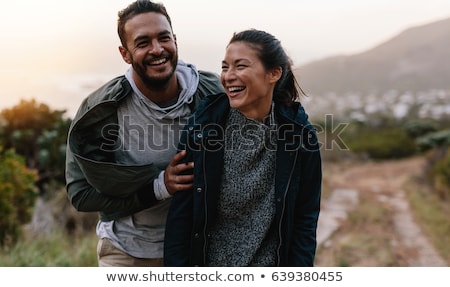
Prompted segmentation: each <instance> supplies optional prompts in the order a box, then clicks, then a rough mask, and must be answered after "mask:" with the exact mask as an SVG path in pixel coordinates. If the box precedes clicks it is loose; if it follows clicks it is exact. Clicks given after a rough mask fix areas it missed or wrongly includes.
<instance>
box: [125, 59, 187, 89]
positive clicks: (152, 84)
mask: <svg viewBox="0 0 450 287" xmlns="http://www.w3.org/2000/svg"><path fill="white" fill-rule="evenodd" d="M170 62H171V64H172V70H171V71H170V73H169V74H167V76H165V77H149V76H147V74H146V72H145V69H144V68H142V65H139V64H137V63H135V62H134V61H133V63H132V66H133V69H134V70H135V71H136V73H137V74H138V76H139V77H140V78H141V80H142V82H143V83H144V85H146V86H147V87H148V88H150V89H162V88H164V87H166V86H167V83H168V82H169V80H170V78H172V76H173V74H174V73H175V70H176V67H177V63H178V57H175V58H172V60H171V61H170Z"/></svg>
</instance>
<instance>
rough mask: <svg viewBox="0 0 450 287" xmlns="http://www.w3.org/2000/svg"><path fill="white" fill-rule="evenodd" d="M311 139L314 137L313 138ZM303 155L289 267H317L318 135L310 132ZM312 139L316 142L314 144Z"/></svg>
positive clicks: (320, 164)
mask: <svg viewBox="0 0 450 287" xmlns="http://www.w3.org/2000/svg"><path fill="white" fill-rule="evenodd" d="M311 135H312V136H311ZM306 138H309V139H310V142H308V143H304V149H303V148H302V149H301V152H300V159H299V160H300V163H301V164H300V166H301V175H300V178H301V181H300V187H299V191H300V194H299V196H298V197H297V200H296V206H295V211H294V212H295V219H294V230H293V240H292V253H291V257H290V260H289V261H290V262H289V265H291V266H306V267H308V266H309V267H312V266H314V257H315V253H316V247H317V240H316V230H317V222H318V219H319V212H320V198H321V191H322V163H321V155H320V150H319V144H318V142H317V135H316V133H315V131H313V130H311V131H309V137H308V135H307V136H306ZM311 139H315V141H314V142H311Z"/></svg>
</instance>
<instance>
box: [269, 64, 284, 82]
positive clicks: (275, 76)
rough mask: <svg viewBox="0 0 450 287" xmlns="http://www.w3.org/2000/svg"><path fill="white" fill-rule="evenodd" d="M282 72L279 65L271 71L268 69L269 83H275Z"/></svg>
mask: <svg viewBox="0 0 450 287" xmlns="http://www.w3.org/2000/svg"><path fill="white" fill-rule="evenodd" d="M282 74H283V69H282V68H281V67H278V68H275V69H273V70H272V71H270V74H269V77H270V79H269V81H270V83H276V82H277V81H278V80H279V79H280V78H281V75H282Z"/></svg>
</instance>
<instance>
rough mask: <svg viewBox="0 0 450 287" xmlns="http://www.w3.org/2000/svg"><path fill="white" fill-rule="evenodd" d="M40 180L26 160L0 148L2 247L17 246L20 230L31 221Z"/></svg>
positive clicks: (0, 225)
mask: <svg viewBox="0 0 450 287" xmlns="http://www.w3.org/2000/svg"><path fill="white" fill-rule="evenodd" d="M36 179H37V172H36V171H35V170H32V169H28V168H27V167H26V166H25V161H24V158H23V157H21V156H20V155H17V154H16V153H15V152H14V151H13V150H11V149H10V150H6V151H4V150H3V148H2V147H1V146H0V246H4V245H5V244H8V243H14V242H16V240H17V239H18V238H19V236H20V226H21V225H22V224H24V223H26V222H28V221H29V220H30V217H31V213H32V207H33V206H34V201H35V198H36V195H37V192H36V186H35V184H34V183H35V181H36Z"/></svg>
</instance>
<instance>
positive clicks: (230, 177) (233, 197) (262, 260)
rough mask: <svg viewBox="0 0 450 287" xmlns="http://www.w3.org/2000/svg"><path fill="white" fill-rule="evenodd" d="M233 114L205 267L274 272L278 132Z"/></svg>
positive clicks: (241, 115)
mask: <svg viewBox="0 0 450 287" xmlns="http://www.w3.org/2000/svg"><path fill="white" fill-rule="evenodd" d="M270 119H271V120H270V121H269V125H266V124H262V123H260V122H257V121H254V120H251V119H248V118H246V117H245V116H244V115H243V114H241V113H240V112H239V111H237V110H235V109H231V111H230V114H229V118H228V122H227V129H226V135H225V155H224V168H223V176H222V183H221V190H220V196H219V202H218V206H217V208H218V210H217V213H218V219H217V222H216V223H215V224H214V226H213V227H212V228H211V230H209V236H210V244H209V246H208V252H207V265H208V266H274V265H275V263H276V246H277V241H276V233H275V231H276V230H275V228H272V222H273V218H274V215H275V180H274V178H275V156H276V132H275V131H276V130H275V123H274V120H273V113H272V114H271V116H270Z"/></svg>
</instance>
